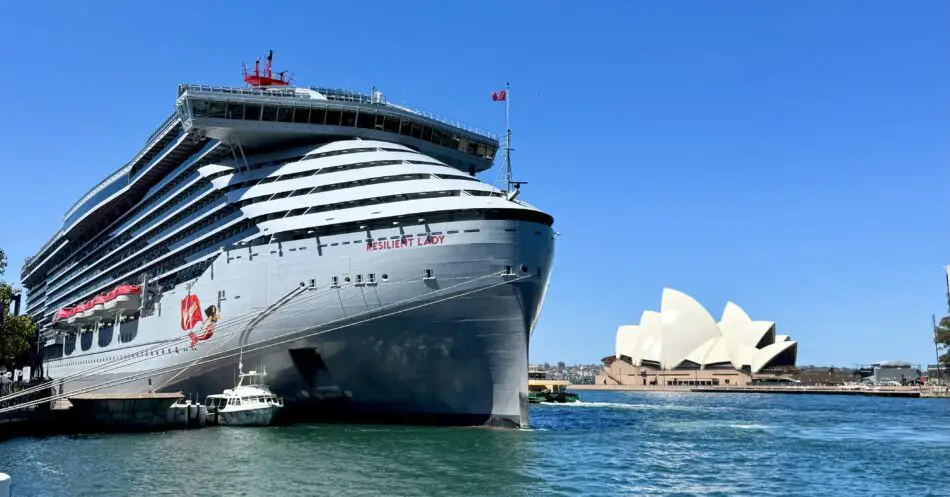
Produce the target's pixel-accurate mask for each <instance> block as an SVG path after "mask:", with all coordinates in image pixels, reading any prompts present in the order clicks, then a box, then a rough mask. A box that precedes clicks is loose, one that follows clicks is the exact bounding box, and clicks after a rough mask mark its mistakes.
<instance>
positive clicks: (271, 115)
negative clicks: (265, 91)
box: [261, 105, 277, 121]
mask: <svg viewBox="0 0 950 497" xmlns="http://www.w3.org/2000/svg"><path fill="white" fill-rule="evenodd" d="M261 120H262V121H276V120H277V107H275V106H273V105H265V106H264V112H263V114H262V116H261Z"/></svg>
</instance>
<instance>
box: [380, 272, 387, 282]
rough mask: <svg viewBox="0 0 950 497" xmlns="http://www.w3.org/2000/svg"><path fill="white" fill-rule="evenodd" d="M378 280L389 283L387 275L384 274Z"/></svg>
mask: <svg viewBox="0 0 950 497" xmlns="http://www.w3.org/2000/svg"><path fill="white" fill-rule="evenodd" d="M380 279H382V280H383V281H389V275H388V274H386V273H383V274H382V275H381V276H380Z"/></svg>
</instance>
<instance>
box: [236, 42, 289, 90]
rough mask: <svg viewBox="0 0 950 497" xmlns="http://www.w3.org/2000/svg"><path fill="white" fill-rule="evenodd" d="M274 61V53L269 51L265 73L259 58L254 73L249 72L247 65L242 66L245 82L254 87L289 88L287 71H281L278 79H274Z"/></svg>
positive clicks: (255, 62) (255, 63)
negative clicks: (286, 76)
mask: <svg viewBox="0 0 950 497" xmlns="http://www.w3.org/2000/svg"><path fill="white" fill-rule="evenodd" d="M273 61H274V51H273V50H268V51H267V59H266V62H265V63H264V71H263V72H262V71H261V58H260V57H258V58H257V60H255V61H254V71H253V72H248V70H247V65H246V64H241V67H242V70H243V73H244V82H245V83H247V84H249V85H251V86H254V87H267V86H289V85H290V80H289V79H286V78H285V75H286V74H287V71H280V72H278V73H277V77H276V78H275V77H274V72H273V69H272V67H271V65H272V63H273Z"/></svg>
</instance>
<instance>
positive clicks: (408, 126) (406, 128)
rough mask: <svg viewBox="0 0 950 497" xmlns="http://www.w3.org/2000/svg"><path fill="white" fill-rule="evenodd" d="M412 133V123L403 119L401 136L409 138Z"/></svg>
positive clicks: (400, 127)
mask: <svg viewBox="0 0 950 497" xmlns="http://www.w3.org/2000/svg"><path fill="white" fill-rule="evenodd" d="M411 133H412V122H411V121H409V120H408V119H401V120H400V123H399V134H400V135H404V136H409V135H410V134H411Z"/></svg>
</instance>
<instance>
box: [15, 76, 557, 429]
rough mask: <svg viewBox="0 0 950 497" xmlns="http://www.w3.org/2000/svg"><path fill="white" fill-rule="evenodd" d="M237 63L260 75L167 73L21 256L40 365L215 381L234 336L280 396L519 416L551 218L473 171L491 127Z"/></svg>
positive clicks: (72, 376)
mask: <svg viewBox="0 0 950 497" xmlns="http://www.w3.org/2000/svg"><path fill="white" fill-rule="evenodd" d="M249 74H251V75H252V76H253V75H254V74H256V78H257V79H256V82H257V83H260V82H261V81H262V79H261V78H266V79H267V83H268V84H269V86H267V87H259V86H251V87H245V88H227V87H212V86H204V85H180V87H179V91H178V98H177V101H176V105H175V111H174V112H173V113H172V114H171V115H170V116H169V117H168V118H167V119H165V121H164V122H163V123H162V124H161V125H160V126H159V127H158V129H156V130H155V132H154V133H152V135H151V136H149V138H148V139H147V140H146V143H145V146H144V147H143V148H142V150H141V151H140V152H139V153H138V154H137V155H136V156H135V157H133V159H132V160H131V161H129V162H128V163H127V164H126V165H124V166H123V167H121V168H120V169H119V170H117V171H116V172H115V173H113V174H112V175H110V176H109V177H108V178H106V179H105V180H104V181H102V182H101V183H99V184H98V185H96V186H95V187H94V188H93V189H92V190H90V191H89V192H88V193H87V194H86V195H84V196H83V197H82V198H81V199H80V200H79V201H78V202H76V204H75V205H74V206H73V207H72V208H70V209H69V210H68V211H67V212H66V215H65V218H64V222H63V226H62V229H60V230H59V231H58V232H57V233H56V234H55V235H53V237H52V238H51V239H50V240H49V241H48V242H47V243H46V244H45V245H44V246H43V247H42V248H41V249H40V250H39V251H38V252H37V254H36V255H35V256H34V257H32V258H30V259H29V260H28V261H27V262H26V264H25V265H24V267H23V270H22V274H21V278H22V283H23V285H24V286H25V287H26V288H27V289H28V297H29V301H28V305H27V313H28V314H29V315H30V316H31V317H32V318H33V319H34V320H35V322H36V323H37V324H38V325H39V327H40V329H41V330H42V335H41V345H42V347H43V350H42V352H43V357H44V370H45V374H46V376H48V377H52V378H54V379H55V378H62V379H63V380H62V381H61V385H60V388H61V389H62V390H64V391H69V390H70V389H71V388H78V387H83V386H86V385H100V386H101V385H103V384H106V385H108V387H107V391H108V390H113V391H123V392H135V391H146V390H183V391H187V392H190V393H197V394H206V393H213V392H216V391H217V392H219V391H221V390H222V388H224V387H225V386H227V385H229V384H230V383H231V382H232V381H233V369H234V361H233V359H231V358H233V355H234V351H236V350H238V349H239V348H240V347H242V346H243V347H245V350H246V351H247V352H246V354H247V355H248V358H249V359H251V360H254V361H260V362H261V363H262V364H265V365H266V367H267V368H268V370H269V371H271V376H272V377H273V381H272V382H271V383H272V384H271V386H272V388H273V389H274V391H275V393H277V394H278V395H281V396H283V397H284V398H285V399H286V401H287V402H288V405H291V404H294V403H296V404H298V405H307V404H308V403H310V402H316V401H323V400H330V399H337V400H338V401H339V402H337V404H339V405H341V406H343V407H342V408H343V409H346V410H353V411H359V412H371V413H379V414H386V413H391V412H400V413H405V414H418V415H420V416H422V417H433V420H436V421H438V422H458V423H465V424H468V423H495V424H514V425H521V424H523V423H525V422H526V418H527V415H526V410H525V403H526V399H527V392H526V385H527V348H528V339H529V337H530V333H531V330H532V328H533V326H534V323H535V322H536V317H537V315H538V313H539V311H540V306H541V302H542V300H543V295H544V292H545V289H546V286H547V281H548V278H549V272H550V268H551V262H552V257H553V238H554V237H553V231H552V229H551V225H552V223H553V219H552V218H551V216H549V215H548V214H546V213H544V212H541V211H539V210H537V209H535V208H533V207H531V206H530V205H528V204H526V203H524V202H522V201H520V200H517V199H516V198H515V197H516V195H511V194H509V192H506V191H503V190H498V189H496V188H495V187H493V186H492V185H487V184H485V183H482V182H481V181H478V180H477V179H476V178H475V174H476V173H478V172H480V171H484V170H486V169H488V168H490V167H491V165H492V162H493V159H494V157H495V155H496V152H497V151H498V148H499V142H498V139H497V138H496V137H495V136H494V135H493V134H491V133H489V132H487V131H483V130H479V129H477V128H474V127H471V126H467V125H464V124H462V123H458V122H454V121H451V120H448V119H443V118H440V117H439V116H437V115H435V114H432V113H428V112H424V111H420V110H417V109H412V108H409V107H406V106H400V105H395V104H391V103H389V102H387V101H386V99H385V97H384V96H383V95H382V94H381V93H380V92H378V91H375V89H374V91H373V92H371V93H369V94H362V93H358V92H351V91H346V90H338V89H328V88H318V87H310V88H295V87H291V86H289V85H286V84H283V85H281V84H275V83H274V82H275V81H283V82H285V83H286V80H284V77H283V74H279V75H278V77H276V78H275V77H274V75H273V74H272V73H271V71H270V57H268V64H267V68H266V73H264V74H263V75H262V73H261V72H260V70H259V69H257V68H256V69H255V71H254V73H249V72H248V71H245V77H246V80H247V78H249V77H251V76H249ZM249 82H251V81H249ZM189 336H190V343H186V342H187V341H182V338H183V337H189ZM97 365H101V367H99V366H97ZM110 365H111V366H110ZM104 382H107V383H104Z"/></svg>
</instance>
